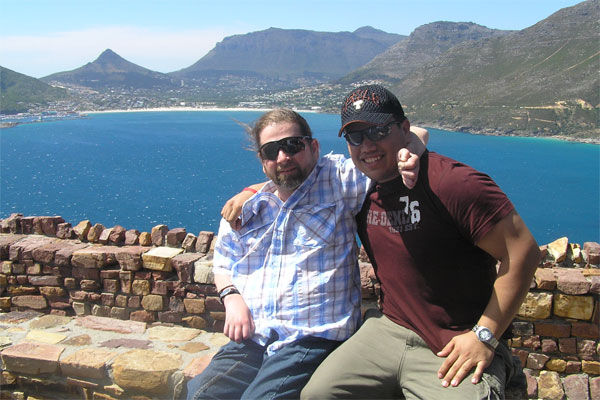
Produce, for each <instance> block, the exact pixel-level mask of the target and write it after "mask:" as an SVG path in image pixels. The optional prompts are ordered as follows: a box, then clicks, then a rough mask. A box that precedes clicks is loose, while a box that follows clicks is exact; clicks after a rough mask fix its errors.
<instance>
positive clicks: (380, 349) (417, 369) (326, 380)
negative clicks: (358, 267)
mask: <svg viewBox="0 0 600 400" xmlns="http://www.w3.org/2000/svg"><path fill="white" fill-rule="evenodd" d="M443 361H444V358H441V357H438V356H436V355H435V354H434V353H433V352H432V351H431V350H430V349H429V347H427V344H426V343H425V342H424V341H423V339H421V338H420V337H419V335H417V334H416V333H414V332H412V331H411V330H409V329H406V328H404V327H402V326H400V325H398V324H396V323H394V322H392V321H390V320H389V319H388V318H387V317H385V316H383V315H382V314H381V313H378V315H376V316H373V317H371V318H369V319H367V321H366V322H365V323H364V325H363V326H362V327H361V328H360V329H359V330H358V332H357V333H355V334H354V336H352V337H351V338H350V339H348V340H347V341H346V342H345V343H344V344H342V345H341V346H340V347H338V348H337V349H336V350H335V351H334V352H333V353H331V354H330V355H329V357H327V359H326V360H325V361H324V362H323V363H322V364H321V365H320V366H319V368H317V370H316V371H315V373H314V374H313V376H312V378H311V380H310V381H309V383H308V384H307V385H306V386H305V388H304V389H303V391H302V395H301V398H302V399H318V400H321V399H331V398H343V399H398V398H400V399H402V398H405V399H434V400H442V399H443V400H446V399H457V400H459V399H460V400H464V399H503V398H504V386H505V381H506V380H507V379H509V378H510V375H511V374H512V369H513V367H514V364H513V360H512V356H511V354H510V351H509V349H508V347H507V346H506V345H505V344H504V343H501V344H500V345H498V348H497V349H496V354H495V356H494V360H493V361H492V364H491V365H490V366H489V367H488V368H487V369H486V370H485V372H484V374H483V378H482V379H481V381H480V382H479V383H478V384H475V385H474V384H472V383H471V376H472V373H473V372H471V375H469V376H468V377H466V378H465V379H463V381H462V382H461V383H460V384H459V385H458V386H457V387H448V388H444V387H443V386H442V384H441V380H440V379H438V377H437V371H438V369H439V368H440V366H441V365H442V363H443Z"/></svg>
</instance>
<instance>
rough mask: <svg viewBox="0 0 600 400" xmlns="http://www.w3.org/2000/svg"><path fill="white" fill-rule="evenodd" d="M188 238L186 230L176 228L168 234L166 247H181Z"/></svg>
mask: <svg viewBox="0 0 600 400" xmlns="http://www.w3.org/2000/svg"><path fill="white" fill-rule="evenodd" d="M186 236H187V232H186V230H185V228H175V229H171V230H170V231H168V232H167V236H166V245H167V246H168V247H181V245H182V243H183V240H184V239H185V237H186Z"/></svg>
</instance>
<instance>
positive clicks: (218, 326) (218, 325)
mask: <svg viewBox="0 0 600 400" xmlns="http://www.w3.org/2000/svg"><path fill="white" fill-rule="evenodd" d="M224 327H225V321H220V320H214V321H213V330H214V331H215V332H223V328H224Z"/></svg>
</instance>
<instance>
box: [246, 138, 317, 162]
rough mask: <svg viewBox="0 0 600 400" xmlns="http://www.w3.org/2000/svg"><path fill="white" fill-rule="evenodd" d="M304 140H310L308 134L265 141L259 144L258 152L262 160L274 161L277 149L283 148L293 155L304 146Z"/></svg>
mask: <svg viewBox="0 0 600 400" xmlns="http://www.w3.org/2000/svg"><path fill="white" fill-rule="evenodd" d="M304 140H306V141H307V142H310V141H311V140H312V137H310V136H291V137H287V138H283V139H280V140H275V141H273V142H267V143H265V144H263V145H262V146H260V149H259V150H258V152H259V153H260V156H261V157H262V159H263V160H270V161H275V160H276V159H277V155H278V154H279V150H283V151H284V152H285V153H286V154H288V155H290V156H293V155H294V154H296V153H299V152H301V151H302V150H304V149H305V148H306V145H305V144H304Z"/></svg>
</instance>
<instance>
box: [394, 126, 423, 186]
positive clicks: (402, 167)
mask: <svg viewBox="0 0 600 400" xmlns="http://www.w3.org/2000/svg"><path fill="white" fill-rule="evenodd" d="M410 133H411V134H410V135H409V137H408V143H407V144H406V148H403V149H400V151H398V155H397V161H398V171H400V175H402V182H404V185H405V186H406V187H407V188H409V189H412V188H413V187H415V185H416V184H417V179H418V178H419V166H420V162H419V160H420V158H421V156H422V155H423V153H424V152H425V150H426V148H427V143H428V142H429V131H428V130H427V129H425V128H420V127H418V126H411V127H410Z"/></svg>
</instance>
